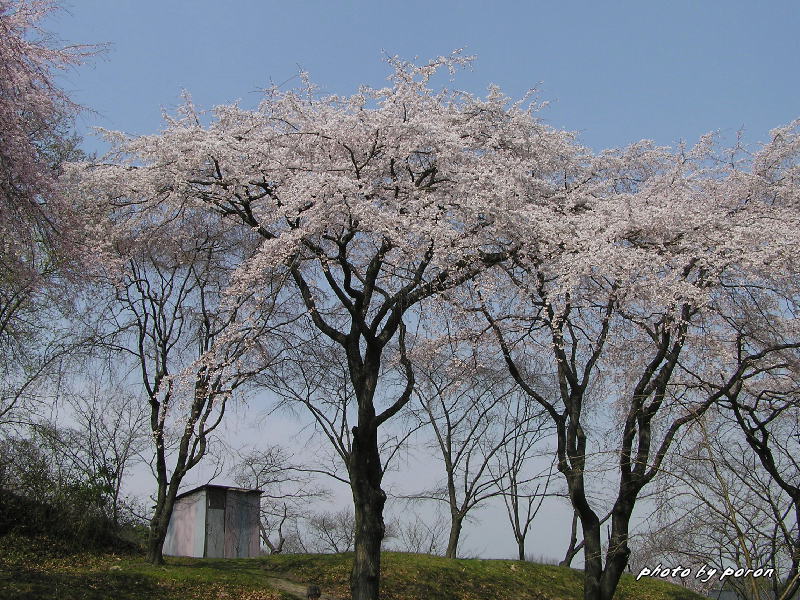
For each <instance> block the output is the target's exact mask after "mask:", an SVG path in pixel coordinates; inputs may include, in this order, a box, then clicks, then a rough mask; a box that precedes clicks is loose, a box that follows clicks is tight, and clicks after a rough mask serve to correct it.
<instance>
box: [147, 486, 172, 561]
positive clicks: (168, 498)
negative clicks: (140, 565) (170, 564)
mask: <svg viewBox="0 0 800 600" xmlns="http://www.w3.org/2000/svg"><path fill="white" fill-rule="evenodd" d="M163 494H164V496H163V500H162V501H161V503H160V504H161V505H160V506H158V503H157V506H156V511H155V514H154V515H153V518H152V519H151V520H150V532H149V535H148V537H147V561H148V562H149V563H151V564H154V565H163V564H164V540H165V539H166V537H167V528H168V527H169V520H170V517H172V509H173V508H174V506H175V497H176V496H177V495H178V485H177V483H176V484H175V485H174V486H173V485H172V484H170V485H168V486H166V490H165V491H164V492H163ZM159 497H161V493H159Z"/></svg>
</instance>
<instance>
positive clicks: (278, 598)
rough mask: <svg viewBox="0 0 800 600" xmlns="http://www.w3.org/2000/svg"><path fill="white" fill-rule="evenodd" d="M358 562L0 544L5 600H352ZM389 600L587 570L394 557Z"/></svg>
mask: <svg viewBox="0 0 800 600" xmlns="http://www.w3.org/2000/svg"><path fill="white" fill-rule="evenodd" d="M351 561H352V555H351V554H345V555H286V556H270V557H263V558H257V559H236V560H230V559H229V560H219V559H191V558H172V557H168V558H167V564H166V565H164V566H161V567H155V566H152V565H149V564H147V563H146V562H145V561H144V559H143V558H142V557H141V556H138V555H130V554H129V555H115V554H110V553H86V552H83V553H74V554H70V553H66V552H65V550H64V548H63V547H62V546H60V545H59V544H58V543H56V542H53V541H48V540H43V539H37V540H36V541H32V540H30V539H29V538H24V537H21V536H16V535H8V536H5V537H3V538H0V598H2V599H6V598H8V599H31V600H33V599H36V600H56V599H58V600H73V599H75V600H78V599H81V600H95V599H97V600H100V599H103V600H105V599H107V598H114V599H119V600H145V599H156V598H158V599H162V598H163V599H165V600H217V599H228V600H233V599H236V600H285V599H287V598H291V596H289V595H287V594H285V593H283V592H279V591H277V590H275V589H273V588H272V587H270V585H269V580H270V577H280V578H283V579H288V580H291V581H294V582H296V583H301V584H308V583H316V584H318V585H320V586H321V587H322V590H323V592H324V593H326V594H330V595H332V596H334V597H337V598H342V599H343V600H344V599H346V598H348V596H349V587H348V576H349V572H350V565H351ZM382 567H383V568H382V572H383V577H382V584H381V590H382V593H381V598H382V599H383V600H423V599H424V600H512V599H513V600H518V599H521V598H525V599H526V600H534V599H537V600H573V599H580V598H581V597H582V585H581V584H582V579H583V575H582V573H581V572H580V571H577V570H574V569H567V568H562V567H556V566H548V565H538V564H533V563H520V562H517V561H512V560H449V559H445V558H441V557H437V556H427V555H419V554H402V553H394V552H387V553H385V554H384V555H383V561H382ZM617 598H619V599H620V600H699V598H700V596H697V595H695V594H692V593H691V592H688V591H687V590H684V589H683V588H679V587H676V586H672V585H670V584H667V583H664V582H662V581H654V580H645V579H643V580H642V581H639V582H636V581H634V580H633V577H630V576H626V577H624V578H623V581H622V582H621V584H620V588H619V590H618V592H617Z"/></svg>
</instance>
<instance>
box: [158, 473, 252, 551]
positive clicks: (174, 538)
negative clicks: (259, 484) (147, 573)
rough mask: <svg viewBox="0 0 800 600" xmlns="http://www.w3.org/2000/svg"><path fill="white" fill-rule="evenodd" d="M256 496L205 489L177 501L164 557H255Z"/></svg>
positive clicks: (249, 493) (166, 540) (212, 488)
mask: <svg viewBox="0 0 800 600" xmlns="http://www.w3.org/2000/svg"><path fill="white" fill-rule="evenodd" d="M259 503H260V497H259V494H254V493H252V492H242V491H239V490H228V489H224V488H219V487H208V488H204V489H200V490H197V491H196V492H193V493H191V494H189V495H188V496H184V497H182V498H179V499H178V500H177V501H176V502H175V509H174V510H173V513H172V518H171V519H170V522H169V528H168V529H167V537H166V539H165V541H164V554H168V555H171V556H193V557H196V558H202V557H206V558H247V557H251V556H258V555H259V552H260V549H261V548H260V540H259V535H258V520H259Z"/></svg>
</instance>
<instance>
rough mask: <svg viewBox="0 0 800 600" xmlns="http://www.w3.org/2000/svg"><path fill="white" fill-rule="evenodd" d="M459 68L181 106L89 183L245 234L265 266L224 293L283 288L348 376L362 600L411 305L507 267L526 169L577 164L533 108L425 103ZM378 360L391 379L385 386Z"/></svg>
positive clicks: (519, 226) (450, 63) (413, 313)
mask: <svg viewBox="0 0 800 600" xmlns="http://www.w3.org/2000/svg"><path fill="white" fill-rule="evenodd" d="M464 62H466V61H465V59H462V58H460V57H459V56H458V55H457V54H456V55H454V56H450V57H443V58H439V59H436V60H434V61H432V62H430V63H428V64H424V65H422V66H416V65H413V64H410V63H407V62H404V61H401V60H399V59H396V58H390V59H389V63H390V65H391V66H392V68H393V74H392V76H391V78H390V85H389V86H388V87H385V88H381V89H373V88H368V87H363V88H361V89H360V90H359V91H358V92H357V93H356V94H354V95H352V96H350V97H338V96H327V97H321V96H320V95H319V94H318V93H317V92H316V91H315V89H314V87H313V86H312V85H311V84H310V83H309V82H308V81H307V80H306V83H305V85H304V87H303V88H302V89H301V90H299V91H283V90H280V89H278V88H272V89H269V90H267V94H266V98H265V100H264V101H263V102H262V104H261V106H260V107H259V109H258V110H257V111H246V110H243V109H241V108H239V107H237V106H221V107H217V108H216V109H215V110H214V111H213V113H212V115H211V118H210V121H209V122H208V124H207V125H204V124H203V120H204V119H207V118H208V117H207V116H206V115H204V114H202V113H200V112H199V111H197V110H196V109H195V108H194V107H193V106H192V105H191V103H187V104H186V106H184V108H183V110H182V113H181V114H180V115H179V116H178V117H176V118H171V119H169V120H168V122H167V127H166V129H165V130H164V131H163V132H162V133H160V134H158V135H152V136H143V137H138V138H126V137H125V136H122V135H117V134H112V135H111V136H110V137H112V138H113V139H114V140H116V143H117V146H116V150H117V156H116V159H117V162H116V164H107V165H95V166H91V167H87V168H86V170H85V173H84V178H83V185H82V187H83V190H84V192H85V193H87V194H89V195H93V196H94V197H104V198H114V199H117V201H121V200H123V199H124V200H125V201H127V202H129V203H137V205H138V206H139V207H140V208H145V207H157V206H159V205H163V204H171V205H185V206H192V207H204V208H205V209H206V210H209V211H211V212H214V213H216V214H218V215H220V216H222V217H223V218H224V219H226V220H228V221H231V222H238V223H240V224H241V226H243V227H245V228H247V230H248V231H253V232H256V233H257V234H258V235H259V236H261V238H262V242H261V244H260V247H259V251H258V253H257V254H256V255H254V256H253V257H251V258H249V259H248V260H246V261H245V262H243V264H242V266H241V268H240V270H239V272H238V275H237V277H236V278H235V281H234V282H233V285H232V288H231V290H230V292H231V293H232V294H237V293H241V292H242V290H246V289H252V288H254V287H255V288H257V287H259V286H261V285H262V284H263V282H264V278H265V277H269V274H270V273H273V272H276V271H277V272H280V273H285V274H286V275H287V276H288V278H289V280H290V281H291V283H292V284H293V286H294V289H295V290H296V294H297V297H299V298H300V299H301V300H302V302H303V305H304V308H303V315H302V318H303V319H304V320H305V322H306V324H307V326H310V327H312V328H314V329H316V330H317V331H318V332H319V333H320V334H322V335H324V336H325V337H326V338H327V339H328V340H330V343H331V344H333V346H334V347H335V348H337V351H338V352H339V353H340V354H341V357H342V358H343V359H344V360H345V362H346V364H347V368H348V373H349V381H348V386H349V388H350V393H351V394H352V397H353V398H354V399H355V404H356V407H357V408H356V411H355V412H356V415H355V422H354V423H353V427H352V429H351V435H352V449H351V451H350V453H349V459H348V463H347V469H348V479H349V483H350V487H351V490H352V495H353V501H354V506H355V527H356V533H355V560H354V566H353V572H352V577H351V588H352V593H353V598H356V599H358V600H366V599H371V600H374V599H375V598H377V597H378V590H379V576H380V545H381V540H382V538H383V536H384V531H385V527H384V522H383V516H382V515H383V507H384V504H385V501H386V494H385V493H384V491H383V490H382V489H381V480H382V477H383V469H382V465H381V458H380V450H379V448H380V433H379V430H380V428H381V426H382V425H383V424H384V423H386V422H387V421H389V420H390V419H391V418H392V417H394V416H395V415H397V414H398V413H399V412H400V411H401V409H402V408H403V406H405V405H406V404H407V402H408V401H409V400H410V398H411V393H412V390H413V388H414V375H413V369H412V367H411V364H410V361H409V360H408V357H407V351H408V346H409V344H411V343H412V342H413V339H412V338H413V336H412V335H411V334H410V333H409V331H408V330H409V325H410V324H413V323H415V322H418V321H419V320H420V319H424V318H425V315H424V314H423V313H421V312H420V310H419V309H418V307H419V304H420V302H421V301H422V300H424V299H426V298H430V297H433V296H435V295H437V294H439V293H441V292H442V291H444V290H447V289H452V288H454V287H456V286H458V285H460V284H462V283H463V282H465V281H468V280H469V279H471V278H473V277H474V276H475V275H476V274H477V273H479V272H481V271H482V270H484V269H486V268H487V267H489V266H491V265H494V264H497V263H499V262H501V261H502V260H505V259H506V258H507V257H508V256H509V254H510V253H512V252H513V251H514V246H515V243H514V242H513V239H514V237H513V236H512V234H513V232H514V231H520V237H522V236H523V235H527V234H528V233H530V232H532V230H534V229H535V228H536V226H537V225H536V223H537V221H536V220H535V219H528V218H522V217H521V215H520V214H518V213H514V212H512V211H504V210H503V209H504V208H506V207H513V206H517V205H519V204H520V203H522V202H524V199H526V198H528V197H530V196H531V195H535V193H536V192H535V190H536V185H537V184H536V181H535V180H532V179H531V176H530V173H531V170H532V169H533V170H536V169H539V170H548V169H552V165H553V164H555V163H556V162H557V159H558V157H560V156H565V155H568V154H574V153H575V152H576V150H574V149H573V147H572V142H571V136H569V135H568V134H565V133H563V132H560V131H556V130H553V129H551V128H549V127H547V126H545V125H543V124H542V123H540V122H539V121H538V120H537V119H536V118H535V116H534V112H535V110H536V108H537V107H536V105H535V104H533V103H531V102H529V101H528V100H525V101H523V102H516V103H512V102H510V100H509V99H508V98H507V97H505V96H503V95H502V94H501V93H500V91H499V90H497V89H496V88H492V89H491V90H490V92H489V94H488V96H487V97H486V98H485V99H479V98H475V97H473V96H470V95H468V94H463V93H459V92H453V91H448V90H446V89H445V90H440V91H434V90H433V89H432V88H431V85H430V81H431V78H432V77H433V76H434V74H435V73H436V71H437V70H439V69H440V68H442V67H446V68H448V69H451V70H452V69H454V68H455V67H457V66H458V65H459V64H463V63H464ZM490 209H492V212H493V216H492V218H491V219H488V218H486V215H487V213H488V212H489V210H490ZM506 216H508V218H506ZM522 232H525V233H524V234H523V233H522ZM387 352H390V353H391V354H390V355H389V354H387ZM387 356H391V360H392V361H395V362H394V364H395V365H398V367H399V372H400V373H401V376H400V377H399V378H398V377H397V376H393V377H391V378H389V379H388V380H387V378H385V377H381V374H382V366H385V362H386V360H387V359H386V357H387ZM396 372H397V371H395V373H396ZM378 403H379V404H378Z"/></svg>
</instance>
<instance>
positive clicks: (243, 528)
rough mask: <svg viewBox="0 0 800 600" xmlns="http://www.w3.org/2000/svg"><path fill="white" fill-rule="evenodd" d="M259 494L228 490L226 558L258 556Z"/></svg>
mask: <svg viewBox="0 0 800 600" xmlns="http://www.w3.org/2000/svg"><path fill="white" fill-rule="evenodd" d="M258 505H259V498H258V495H257V494H247V493H243V492H239V491H234V490H228V498H227V502H226V507H225V556H226V557H227V558H247V557H250V556H258V552H259V539H258Z"/></svg>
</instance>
